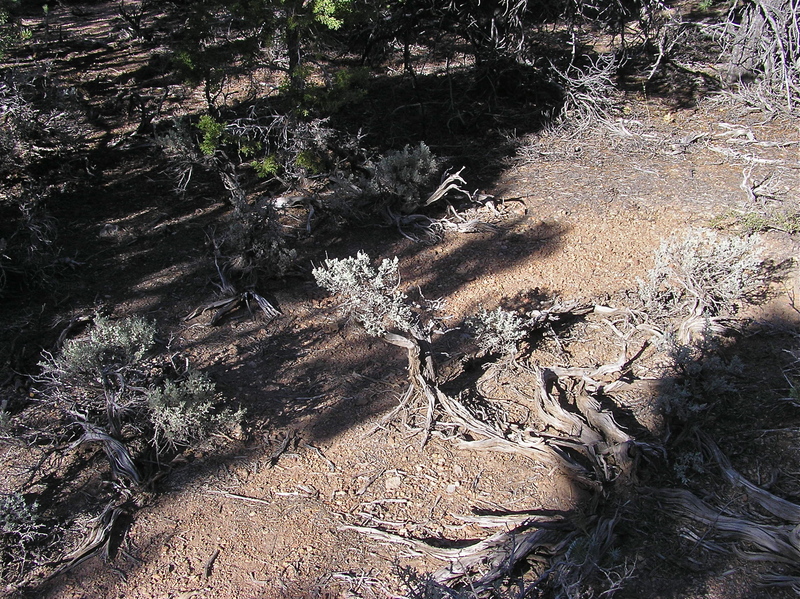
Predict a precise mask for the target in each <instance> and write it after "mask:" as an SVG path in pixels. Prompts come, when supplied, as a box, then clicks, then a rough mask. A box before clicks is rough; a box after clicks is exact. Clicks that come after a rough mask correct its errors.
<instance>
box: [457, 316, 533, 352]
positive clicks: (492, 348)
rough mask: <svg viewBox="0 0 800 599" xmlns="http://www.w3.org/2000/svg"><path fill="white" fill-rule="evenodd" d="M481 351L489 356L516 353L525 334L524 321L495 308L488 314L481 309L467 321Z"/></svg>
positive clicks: (519, 317)
mask: <svg viewBox="0 0 800 599" xmlns="http://www.w3.org/2000/svg"><path fill="white" fill-rule="evenodd" d="M467 326H468V327H469V328H470V329H471V330H472V332H473V334H474V335H475V339H476V341H477V343H478V347H479V348H480V349H481V351H483V352H485V353H491V354H503V355H511V354H514V353H516V351H517V348H518V345H519V342H520V341H522V340H523V339H524V338H525V335H526V334H527V331H526V326H525V320H524V319H523V318H522V317H521V316H520V315H519V314H517V313H516V312H509V311H508V310H503V309H502V308H497V309H496V310H494V311H491V312H489V311H488V310H486V309H485V308H481V309H480V310H479V311H478V313H477V314H476V315H475V316H472V317H471V318H469V319H467Z"/></svg>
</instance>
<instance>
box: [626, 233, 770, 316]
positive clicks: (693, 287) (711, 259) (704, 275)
mask: <svg viewBox="0 0 800 599" xmlns="http://www.w3.org/2000/svg"><path fill="white" fill-rule="evenodd" d="M759 243H760V239H759V238H758V237H757V236H755V235H754V236H750V237H744V238H740V237H728V236H722V235H718V234H716V233H714V232H711V231H701V230H699V229H693V230H691V231H689V232H688V233H687V234H686V236H684V237H683V238H678V237H674V236H673V237H672V238H670V239H668V240H665V241H663V242H662V243H661V246H660V247H659V249H658V251H657V252H656V255H655V266H654V267H653V269H651V270H650V273H649V277H648V279H647V280H646V281H639V292H640V295H641V297H642V299H643V300H644V302H645V304H646V305H647V306H648V307H649V308H650V309H651V310H653V311H654V312H655V313H665V312H666V313H669V314H673V315H677V314H681V313H687V312H692V311H696V310H700V311H701V313H706V314H709V315H716V314H720V313H725V312H734V311H735V310H736V308H737V307H738V305H739V304H740V303H742V302H744V301H747V300H749V299H752V298H753V297H754V296H755V295H756V294H757V293H758V292H759V291H760V290H761V289H763V286H764V282H765V281H764V274H763V267H762V261H761V260H760V259H759V257H758V246H759Z"/></svg>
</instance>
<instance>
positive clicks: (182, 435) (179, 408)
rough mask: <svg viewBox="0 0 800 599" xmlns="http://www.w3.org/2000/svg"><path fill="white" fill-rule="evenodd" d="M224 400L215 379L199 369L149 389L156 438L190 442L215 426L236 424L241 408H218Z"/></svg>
mask: <svg viewBox="0 0 800 599" xmlns="http://www.w3.org/2000/svg"><path fill="white" fill-rule="evenodd" d="M221 400H222V397H221V395H220V394H219V393H217V390H216V386H215V385H214V382H213V381H212V380H211V379H210V378H209V377H208V375H206V374H204V373H202V372H199V371H197V370H190V371H189V373H188V375H187V376H186V378H185V379H184V380H183V381H179V382H173V381H167V382H166V383H165V384H164V386H163V387H161V388H153V389H150V390H149V391H148V392H147V405H148V408H149V412H150V413H149V417H150V422H151V423H152V425H153V430H154V436H153V442H154V443H155V444H156V446H160V447H163V446H169V447H172V448H175V447H177V446H181V445H184V446H185V445H190V444H191V443H192V442H194V441H198V440H201V439H203V438H205V437H206V436H208V435H209V434H210V433H211V432H212V431H213V430H215V429H218V428H227V427H229V426H231V425H235V424H236V423H238V422H239V421H240V420H241V417H242V413H241V411H239V412H234V411H232V410H228V409H225V410H222V411H219V412H215V406H216V405H218V404H219V403H220V402H221Z"/></svg>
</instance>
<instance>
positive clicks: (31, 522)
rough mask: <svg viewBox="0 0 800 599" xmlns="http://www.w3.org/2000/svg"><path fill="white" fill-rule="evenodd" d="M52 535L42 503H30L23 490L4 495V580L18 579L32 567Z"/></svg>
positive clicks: (0, 556)
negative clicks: (40, 512) (22, 493)
mask: <svg viewBox="0 0 800 599" xmlns="http://www.w3.org/2000/svg"><path fill="white" fill-rule="evenodd" d="M51 534H52V530H51V528H50V527H49V526H47V524H45V522H44V521H43V519H42V518H41V516H40V514H39V506H38V504H36V503H32V504H29V503H28V502H27V501H25V498H24V497H23V496H22V495H20V494H19V493H10V494H7V495H6V494H3V495H0V581H3V582H6V583H10V582H14V581H17V580H19V579H20V578H21V577H22V576H23V575H24V573H25V572H27V571H28V570H30V567H31V565H33V564H35V563H36V562H37V561H38V560H39V559H41V557H42V554H43V553H44V552H45V551H46V549H47V545H48V543H47V540H48V538H49V537H50V536H51Z"/></svg>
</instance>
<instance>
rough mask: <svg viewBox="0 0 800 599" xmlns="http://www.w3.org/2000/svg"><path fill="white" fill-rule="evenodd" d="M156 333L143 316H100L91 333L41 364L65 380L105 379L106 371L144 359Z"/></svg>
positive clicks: (68, 342) (75, 340)
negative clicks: (118, 317) (112, 318)
mask: <svg viewBox="0 0 800 599" xmlns="http://www.w3.org/2000/svg"><path fill="white" fill-rule="evenodd" d="M155 335H156V328H155V325H153V324H152V323H151V322H148V321H147V320H145V319H143V318H139V317H132V318H124V319H122V320H118V321H111V320H109V319H107V318H105V317H103V316H97V317H96V318H95V324H94V326H93V327H92V328H91V329H90V330H89V333H88V335H86V336H85V337H81V338H78V339H70V340H68V341H67V342H66V343H65V344H64V348H63V349H62V350H61V353H60V354H59V355H58V356H55V357H54V356H48V357H47V358H46V359H45V360H44V361H43V362H41V363H40V364H39V366H41V368H42V373H43V374H44V375H48V374H49V375H52V376H53V377H57V378H59V379H61V380H62V381H63V380H64V379H65V378H70V377H78V376H86V375H89V376H91V377H94V378H96V379H97V382H102V381H101V377H102V375H103V374H108V373H109V372H110V371H120V370H122V369H125V368H128V367H132V366H133V365H135V364H137V363H139V362H141V361H142V359H143V358H144V356H145V355H146V354H147V352H148V351H149V350H150V349H151V348H152V346H153V343H154V342H155Z"/></svg>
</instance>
